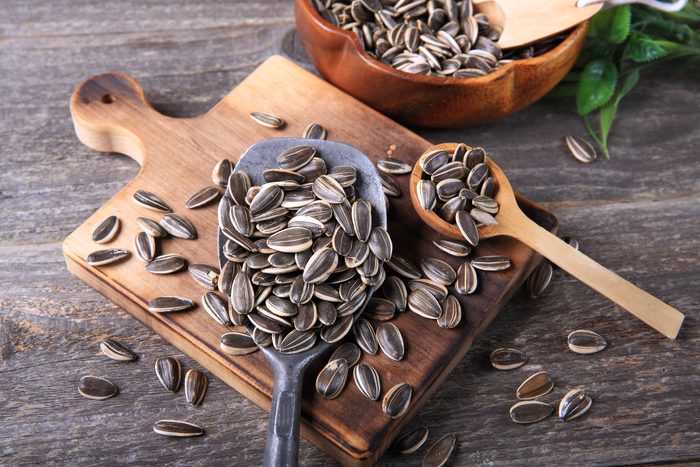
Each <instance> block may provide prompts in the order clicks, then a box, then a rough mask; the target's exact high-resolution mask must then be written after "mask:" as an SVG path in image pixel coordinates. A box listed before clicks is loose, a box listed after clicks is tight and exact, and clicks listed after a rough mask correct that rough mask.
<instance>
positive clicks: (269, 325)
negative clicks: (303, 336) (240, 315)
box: [247, 313, 284, 334]
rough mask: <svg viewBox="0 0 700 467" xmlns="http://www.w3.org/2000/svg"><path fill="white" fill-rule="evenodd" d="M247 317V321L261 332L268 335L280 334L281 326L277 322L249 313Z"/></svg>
mask: <svg viewBox="0 0 700 467" xmlns="http://www.w3.org/2000/svg"><path fill="white" fill-rule="evenodd" d="M247 316H248V319H249V320H250V322H251V323H253V325H254V326H255V327H256V328H258V329H260V330H261V331H264V332H266V333H268V334H280V333H281V332H282V330H283V329H284V328H283V325H282V324H281V323H279V322H277V321H273V320H271V319H270V318H267V317H265V316H261V315H259V314H256V313H251V314H249V315H247Z"/></svg>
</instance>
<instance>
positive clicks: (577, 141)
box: [564, 135, 598, 164]
mask: <svg viewBox="0 0 700 467" xmlns="http://www.w3.org/2000/svg"><path fill="white" fill-rule="evenodd" d="M564 142H565V143H566V147H567V148H569V152H570V153H571V155H572V156H574V158H575V159H576V160H577V161H579V162H583V163H584V164H590V163H591V162H593V161H594V160H596V159H597V158H598V153H596V150H595V148H594V147H593V146H592V145H591V143H589V142H588V141H586V140H585V139H583V138H579V137H577V136H574V135H568V136H567V137H566V138H564Z"/></svg>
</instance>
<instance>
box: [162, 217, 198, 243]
mask: <svg viewBox="0 0 700 467" xmlns="http://www.w3.org/2000/svg"><path fill="white" fill-rule="evenodd" d="M160 225H162V226H163V228H164V229H165V230H166V232H168V233H169V234H170V235H172V236H173V237H177V238H184V239H188V240H191V239H194V238H197V231H196V230H195V228H194V226H193V225H192V223H191V222H190V221H188V220H187V219H185V218H184V217H182V216H180V215H178V214H166V215H164V216H163V218H162V219H161V220H160Z"/></svg>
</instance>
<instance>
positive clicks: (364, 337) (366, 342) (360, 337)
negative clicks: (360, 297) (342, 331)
mask: <svg viewBox="0 0 700 467" xmlns="http://www.w3.org/2000/svg"><path fill="white" fill-rule="evenodd" d="M352 331H353V334H354V335H355V342H357V345H359V346H360V348H361V349H362V350H364V351H365V352H367V353H368V354H370V355H375V354H376V353H377V350H378V344H377V338H376V336H375V333H374V328H373V327H372V325H371V324H370V322H369V321H367V320H366V319H364V318H360V319H358V320H357V322H356V323H355V325H354V326H353V328H352Z"/></svg>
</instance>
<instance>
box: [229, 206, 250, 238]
mask: <svg viewBox="0 0 700 467" xmlns="http://www.w3.org/2000/svg"><path fill="white" fill-rule="evenodd" d="M250 217H251V216H250V209H248V208H247V207H245V206H239V205H237V204H236V205H234V206H231V210H230V211H229V218H230V220H231V225H233V228H234V229H235V230H236V232H238V233H239V234H241V235H244V236H246V237H250V236H251V235H253V232H254V230H255V226H254V225H253V222H252V221H251V219H250Z"/></svg>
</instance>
